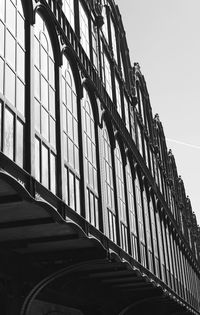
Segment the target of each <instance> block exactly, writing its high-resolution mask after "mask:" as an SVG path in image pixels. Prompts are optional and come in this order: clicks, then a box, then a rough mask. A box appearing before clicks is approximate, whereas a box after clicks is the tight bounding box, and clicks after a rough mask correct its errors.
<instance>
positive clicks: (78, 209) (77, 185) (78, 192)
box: [76, 178, 80, 214]
mask: <svg viewBox="0 0 200 315" xmlns="http://www.w3.org/2000/svg"><path fill="white" fill-rule="evenodd" d="M76 212H77V213H79V214H80V185H79V180H78V179H77V178H76Z"/></svg>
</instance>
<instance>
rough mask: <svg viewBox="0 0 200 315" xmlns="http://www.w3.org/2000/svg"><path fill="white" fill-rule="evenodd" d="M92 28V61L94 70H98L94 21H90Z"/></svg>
mask: <svg viewBox="0 0 200 315" xmlns="http://www.w3.org/2000/svg"><path fill="white" fill-rule="evenodd" d="M91 28H92V61H93V64H94V66H95V68H96V69H98V66H99V64H98V38H97V27H96V25H95V22H94V21H91Z"/></svg>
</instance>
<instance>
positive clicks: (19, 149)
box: [16, 120, 24, 167]
mask: <svg viewBox="0 0 200 315" xmlns="http://www.w3.org/2000/svg"><path fill="white" fill-rule="evenodd" d="M16 141H17V143H16V162H17V163H18V164H19V165H20V166H22V167H23V144H24V126H23V124H22V123H21V122H20V121H19V120H17V139H16Z"/></svg>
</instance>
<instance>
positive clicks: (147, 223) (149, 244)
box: [143, 190, 154, 272]
mask: <svg viewBox="0 0 200 315" xmlns="http://www.w3.org/2000/svg"><path fill="white" fill-rule="evenodd" d="M143 200H144V218H145V228H146V238H147V250H148V263H149V270H150V271H152V272H153V270H154V265H153V249H152V241H151V230H150V220H149V206H148V200H147V194H146V191H145V190H144V193H143Z"/></svg>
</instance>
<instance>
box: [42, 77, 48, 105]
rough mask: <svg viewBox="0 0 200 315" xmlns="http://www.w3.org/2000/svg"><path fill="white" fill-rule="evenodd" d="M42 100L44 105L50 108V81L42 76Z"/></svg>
mask: <svg viewBox="0 0 200 315" xmlns="http://www.w3.org/2000/svg"><path fill="white" fill-rule="evenodd" d="M41 101H42V105H43V106H44V107H45V108H46V109H48V83H47V81H46V80H45V79H44V78H43V77H41Z"/></svg>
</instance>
